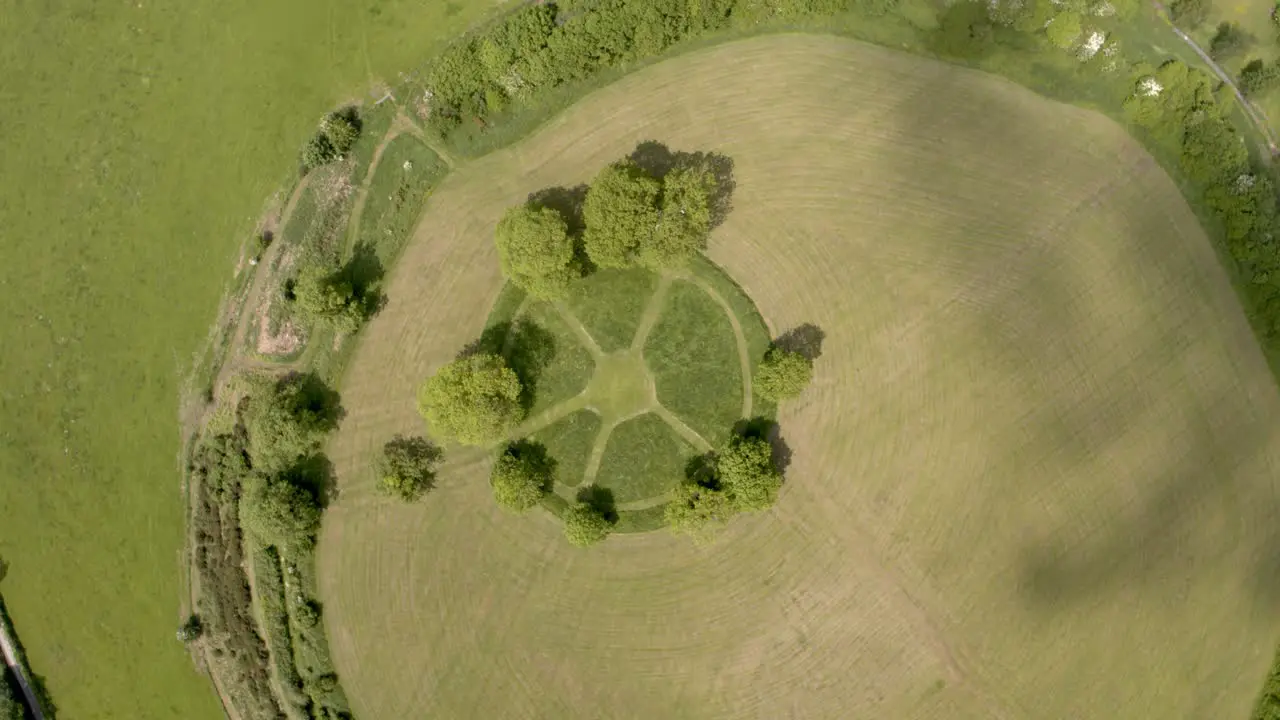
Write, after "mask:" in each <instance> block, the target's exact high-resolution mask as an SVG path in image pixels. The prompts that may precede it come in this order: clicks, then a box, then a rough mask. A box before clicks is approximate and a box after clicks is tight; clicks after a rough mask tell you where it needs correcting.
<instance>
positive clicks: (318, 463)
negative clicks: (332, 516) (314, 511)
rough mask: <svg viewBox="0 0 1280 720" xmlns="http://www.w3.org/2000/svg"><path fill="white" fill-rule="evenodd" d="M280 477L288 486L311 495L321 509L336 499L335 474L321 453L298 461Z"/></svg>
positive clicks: (336, 483)
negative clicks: (300, 489) (298, 488)
mask: <svg viewBox="0 0 1280 720" xmlns="http://www.w3.org/2000/svg"><path fill="white" fill-rule="evenodd" d="M281 477H282V478H283V479H284V480H286V481H288V482H289V484H290V485H294V486H296V487H300V488H302V489H303V490H306V491H307V492H309V493H311V495H312V496H313V497H315V499H316V503H317V504H318V505H319V506H320V507H321V508H322V509H323V508H326V507H328V506H329V503H331V502H333V501H334V500H337V499H338V480H337V474H336V473H335V472H334V470H333V463H332V462H330V461H329V458H328V456H326V455H324V454H323V453H316V454H315V455H308V456H307V457H304V458H302V459H300V460H298V462H296V463H294V464H293V466H292V467H290V468H289V469H288V470H285V471H284V473H283V474H282V476H281Z"/></svg>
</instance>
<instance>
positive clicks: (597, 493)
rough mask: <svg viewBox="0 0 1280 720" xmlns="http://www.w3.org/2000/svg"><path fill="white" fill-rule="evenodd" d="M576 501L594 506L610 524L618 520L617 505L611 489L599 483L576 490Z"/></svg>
mask: <svg viewBox="0 0 1280 720" xmlns="http://www.w3.org/2000/svg"><path fill="white" fill-rule="evenodd" d="M577 499H578V502H584V503H586V504H588V505H590V506H591V507H593V508H595V510H596V512H598V513H600V514H601V515H603V516H604V519H605V520H607V521H609V524H610V525H613V524H616V523H617V522H618V506H617V503H615V502H614V500H613V491H612V490H610V489H609V488H606V487H600V486H599V485H588V486H586V487H584V488H582V489H581V490H579V491H578V495H577Z"/></svg>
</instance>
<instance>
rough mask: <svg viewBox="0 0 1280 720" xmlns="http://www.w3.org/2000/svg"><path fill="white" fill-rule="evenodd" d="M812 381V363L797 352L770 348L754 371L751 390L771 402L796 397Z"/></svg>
mask: <svg viewBox="0 0 1280 720" xmlns="http://www.w3.org/2000/svg"><path fill="white" fill-rule="evenodd" d="M811 380H813V361H811V360H809V358H807V357H805V356H804V355H802V354H800V353H798V352H792V351H789V350H784V349H782V348H780V347H771V348H769V350H768V352H766V353H765V354H764V360H763V361H762V362H761V363H760V367H758V368H757V369H756V377H755V384H754V385H753V388H754V389H755V391H756V392H758V393H760V395H761V396H762V397H765V398H768V399H769V400H773V401H775V402H776V401H780V400H788V399H790V398H793V397H796V396H797V395H799V394H800V393H801V392H803V391H804V389H805V388H806V387H808V385H809V382H810V381H811Z"/></svg>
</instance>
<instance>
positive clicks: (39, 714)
mask: <svg viewBox="0 0 1280 720" xmlns="http://www.w3.org/2000/svg"><path fill="white" fill-rule="evenodd" d="M0 651H2V652H3V653H4V664H5V665H8V666H9V671H10V672H12V673H13V676H14V677H15V678H17V679H18V687H19V688H21V689H22V695H23V697H25V698H26V701H27V707H29V708H31V716H32V717H33V718H35V720H44V709H43V708H41V707H40V701H39V700H37V699H36V693H35V690H34V689H33V688H32V687H31V681H30V679H29V678H27V669H26V668H25V667H23V666H22V663H21V662H19V661H18V643H17V642H16V641H15V640H14V639H13V638H11V637H9V630H8V628H6V627H5V624H4V623H0Z"/></svg>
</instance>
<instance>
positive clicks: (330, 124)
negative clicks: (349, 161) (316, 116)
mask: <svg viewBox="0 0 1280 720" xmlns="http://www.w3.org/2000/svg"><path fill="white" fill-rule="evenodd" d="M357 122H358V119H357V118H356V114H355V110H354V108H348V109H347V110H340V111H338V112H334V113H329V114H328V115H327V116H326V117H325V119H324V122H323V123H322V124H321V126H320V131H321V133H322V134H323V135H324V136H325V137H326V138H328V139H329V144H330V145H332V146H333V151H334V154H335V155H336V156H337V157H344V156H346V154H347V152H348V151H350V150H351V147H352V146H353V145H355V144H356V140H357V139H358V138H359V137H360V128H359V126H358V125H357V124H356V123H357Z"/></svg>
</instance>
